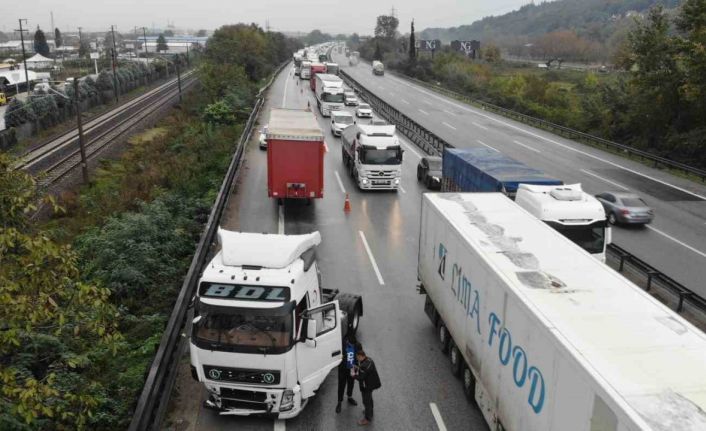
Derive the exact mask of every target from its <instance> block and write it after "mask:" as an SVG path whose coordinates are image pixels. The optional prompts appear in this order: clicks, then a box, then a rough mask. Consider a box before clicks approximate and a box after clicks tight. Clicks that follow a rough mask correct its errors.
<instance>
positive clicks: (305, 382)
mask: <svg viewBox="0 0 706 431" xmlns="http://www.w3.org/2000/svg"><path fill="white" fill-rule="evenodd" d="M218 238H219V242H220V245H221V250H220V251H219V252H218V253H217V254H216V256H215V257H214V258H213V260H212V261H211V262H210V263H209V264H208V266H207V267H206V268H205V269H204V271H203V275H202V276H201V279H200V281H199V286H198V292H197V296H196V298H195V304H196V309H195V313H194V316H195V317H194V319H193V328H192V334H191V340H190V353H191V372H192V376H193V377H194V378H195V379H196V380H198V381H199V382H201V383H203V384H204V385H205V386H206V389H207V390H208V393H209V397H208V399H207V400H206V401H205V402H204V406H205V407H206V408H209V409H213V410H216V411H218V412H219V413H220V414H221V415H236V416H249V415H259V416H266V417H271V418H275V419H288V418H292V417H295V416H297V415H298V414H299V413H300V412H301V410H302V409H303V408H304V406H305V405H306V404H307V402H308V400H309V399H310V398H311V397H312V396H314V394H315V392H316V391H317V390H318V389H319V386H320V385H321V383H323V381H324V379H325V378H326V376H327V375H328V373H329V371H331V370H332V369H333V368H335V367H336V366H337V365H338V364H339V363H340V361H341V359H342V351H341V349H342V347H341V346H342V336H343V334H345V333H346V332H347V331H355V330H357V327H358V322H359V317H360V316H361V315H362V312H363V305H362V299H361V298H360V297H359V296H356V295H349V294H343V293H339V292H338V291H337V290H330V289H322V288H321V282H320V279H321V277H320V273H319V270H318V266H317V263H316V246H317V245H319V244H320V243H321V236H320V234H319V233H318V232H313V233H310V234H306V235H273V234H257V233H240V232H231V231H226V230H223V229H219V231H218Z"/></svg>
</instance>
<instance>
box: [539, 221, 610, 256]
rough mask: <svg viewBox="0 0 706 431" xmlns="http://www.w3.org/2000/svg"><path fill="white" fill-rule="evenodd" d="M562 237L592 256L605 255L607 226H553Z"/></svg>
mask: <svg viewBox="0 0 706 431" xmlns="http://www.w3.org/2000/svg"><path fill="white" fill-rule="evenodd" d="M551 226H552V227H553V228H554V229H556V230H557V231H559V232H560V233H561V234H562V235H564V236H565V237H567V238H569V239H570V240H571V241H573V242H574V243H576V244H577V245H578V246H579V247H581V248H582V249H584V250H586V251H587V252H589V253H591V254H597V253H603V249H604V244H605V226H603V225H602V224H601V225H599V226H597V225H595V224H594V225H588V226H562V225H557V224H553V223H552V224H551Z"/></svg>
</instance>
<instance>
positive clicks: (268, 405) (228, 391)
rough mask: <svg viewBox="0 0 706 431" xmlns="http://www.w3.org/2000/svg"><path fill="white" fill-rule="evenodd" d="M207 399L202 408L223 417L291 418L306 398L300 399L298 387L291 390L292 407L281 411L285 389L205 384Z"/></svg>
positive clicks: (301, 407)
mask: <svg viewBox="0 0 706 431" xmlns="http://www.w3.org/2000/svg"><path fill="white" fill-rule="evenodd" d="M207 389H208V391H209V395H208V399H206V400H205V401H204V402H203V406H204V408H207V409H209V410H214V411H216V412H218V414H219V415H222V416H259V417H267V418H271V419H291V418H293V417H296V416H298V415H299V413H301V411H302V410H303V409H304V407H305V406H306V404H307V403H306V401H307V400H302V399H301V391H300V388H299V386H296V387H295V388H294V389H293V392H294V396H293V399H292V404H291V408H287V409H286V410H284V411H282V409H281V402H282V396H283V393H284V391H285V390H284V389H260V388H254V387H250V386H237V387H230V386H229V387H224V386H222V387H219V388H213V387H207Z"/></svg>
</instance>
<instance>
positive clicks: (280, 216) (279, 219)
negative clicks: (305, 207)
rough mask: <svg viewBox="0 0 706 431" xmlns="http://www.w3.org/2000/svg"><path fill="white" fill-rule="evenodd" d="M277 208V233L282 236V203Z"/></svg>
mask: <svg viewBox="0 0 706 431" xmlns="http://www.w3.org/2000/svg"><path fill="white" fill-rule="evenodd" d="M278 206H279V217H278V219H277V233H278V234H280V235H284V202H282V205H278Z"/></svg>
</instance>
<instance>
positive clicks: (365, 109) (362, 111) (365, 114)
mask: <svg viewBox="0 0 706 431" xmlns="http://www.w3.org/2000/svg"><path fill="white" fill-rule="evenodd" d="M355 116H356V117H358V118H373V109H372V108H371V107H370V105H368V104H367V103H359V104H358V107H357V108H356V110H355Z"/></svg>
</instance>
